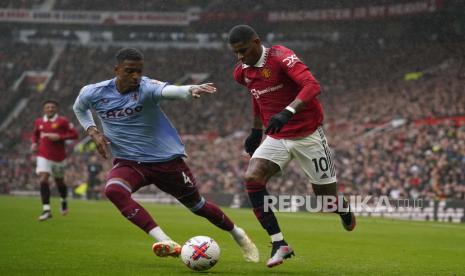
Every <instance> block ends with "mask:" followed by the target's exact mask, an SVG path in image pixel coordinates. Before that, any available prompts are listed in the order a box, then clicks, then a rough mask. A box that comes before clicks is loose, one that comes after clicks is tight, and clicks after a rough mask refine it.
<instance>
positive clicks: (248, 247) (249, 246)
mask: <svg viewBox="0 0 465 276" xmlns="http://www.w3.org/2000/svg"><path fill="white" fill-rule="evenodd" d="M236 233H237V234H235V235H232V236H233V238H234V240H235V241H236V243H237V244H238V245H239V246H240V248H241V250H242V255H243V256H244V259H245V261H246V262H253V263H258V262H259V261H260V255H259V253H258V249H257V246H255V244H254V243H253V241H252V240H251V239H250V238H249V236H247V234H246V233H245V231H244V229H242V228H239V227H237V231H236Z"/></svg>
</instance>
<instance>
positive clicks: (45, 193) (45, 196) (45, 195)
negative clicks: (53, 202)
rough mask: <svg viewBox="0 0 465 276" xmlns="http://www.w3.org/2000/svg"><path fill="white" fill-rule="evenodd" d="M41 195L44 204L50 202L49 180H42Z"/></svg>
mask: <svg viewBox="0 0 465 276" xmlns="http://www.w3.org/2000/svg"><path fill="white" fill-rule="evenodd" d="M40 197H41V199H42V205H45V204H47V205H48V204H50V187H49V185H48V182H47V181H41V182H40ZM49 210H50V207H49Z"/></svg>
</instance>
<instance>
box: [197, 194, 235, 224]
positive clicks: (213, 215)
mask: <svg viewBox="0 0 465 276" xmlns="http://www.w3.org/2000/svg"><path fill="white" fill-rule="evenodd" d="M192 212H194V214H196V215H198V216H201V217H204V218H206V219H208V220H209V221H210V222H211V223H213V224H214V225H216V226H217V227H219V228H221V229H223V230H225V231H231V230H232V229H233V228H234V223H233V222H232V221H231V219H229V217H228V216H227V215H226V214H225V213H223V211H221V209H220V208H219V207H218V206H217V205H216V204H214V203H212V202H209V201H205V204H203V206H202V207H201V208H200V209H198V210H192Z"/></svg>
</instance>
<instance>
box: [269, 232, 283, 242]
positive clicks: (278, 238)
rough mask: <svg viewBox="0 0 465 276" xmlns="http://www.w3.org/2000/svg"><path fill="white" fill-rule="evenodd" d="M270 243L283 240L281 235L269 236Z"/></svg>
mask: <svg viewBox="0 0 465 276" xmlns="http://www.w3.org/2000/svg"><path fill="white" fill-rule="evenodd" d="M270 238H271V242H278V241H282V240H284V237H283V234H282V233H281V232H279V233H277V234H274V235H271V236H270Z"/></svg>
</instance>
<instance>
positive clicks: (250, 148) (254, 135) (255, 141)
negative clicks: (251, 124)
mask: <svg viewBox="0 0 465 276" xmlns="http://www.w3.org/2000/svg"><path fill="white" fill-rule="evenodd" d="M262 132H263V130H262V129H258V128H252V132H251V133H250V135H249V136H248V137H247V139H245V142H244V148H245V151H246V152H247V153H248V154H249V155H250V156H252V155H253V153H254V152H255V150H256V149H257V148H258V146H260V143H261V142H262Z"/></svg>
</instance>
